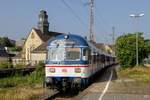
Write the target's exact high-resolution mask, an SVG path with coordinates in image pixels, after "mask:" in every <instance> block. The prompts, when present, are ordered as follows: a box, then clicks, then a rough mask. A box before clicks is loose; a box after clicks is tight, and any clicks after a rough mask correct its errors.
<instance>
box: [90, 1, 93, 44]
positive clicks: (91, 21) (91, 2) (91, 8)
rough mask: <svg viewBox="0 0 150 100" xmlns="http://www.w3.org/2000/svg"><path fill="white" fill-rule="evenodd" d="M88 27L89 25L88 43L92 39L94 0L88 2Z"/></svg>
mask: <svg viewBox="0 0 150 100" xmlns="http://www.w3.org/2000/svg"><path fill="white" fill-rule="evenodd" d="M89 19H90V25H89V33H90V41H93V38H94V36H93V35H94V0H90V18H89Z"/></svg>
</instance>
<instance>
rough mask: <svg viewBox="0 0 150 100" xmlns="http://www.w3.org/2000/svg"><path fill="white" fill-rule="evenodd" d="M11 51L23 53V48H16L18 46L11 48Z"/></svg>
mask: <svg viewBox="0 0 150 100" xmlns="http://www.w3.org/2000/svg"><path fill="white" fill-rule="evenodd" d="M10 50H11V51H21V50H22V48H21V47H16V46H15V47H11V48H10Z"/></svg>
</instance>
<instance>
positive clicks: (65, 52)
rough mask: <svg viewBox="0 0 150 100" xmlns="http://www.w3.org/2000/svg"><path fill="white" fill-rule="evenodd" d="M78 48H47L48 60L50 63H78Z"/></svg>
mask: <svg viewBox="0 0 150 100" xmlns="http://www.w3.org/2000/svg"><path fill="white" fill-rule="evenodd" d="M80 55H81V49H80V48H57V47H52V48H49V51H48V60H50V61H78V60H80Z"/></svg>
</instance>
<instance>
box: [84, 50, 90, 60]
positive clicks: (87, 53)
mask: <svg viewBox="0 0 150 100" xmlns="http://www.w3.org/2000/svg"><path fill="white" fill-rule="evenodd" d="M89 52H90V51H89V49H88V48H85V49H83V57H82V59H83V60H88V58H89Z"/></svg>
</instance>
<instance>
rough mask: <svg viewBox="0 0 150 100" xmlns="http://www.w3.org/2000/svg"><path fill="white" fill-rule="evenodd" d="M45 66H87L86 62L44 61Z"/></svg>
mask: <svg viewBox="0 0 150 100" xmlns="http://www.w3.org/2000/svg"><path fill="white" fill-rule="evenodd" d="M45 64H65V65H74V64H88V61H46V62H45Z"/></svg>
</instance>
